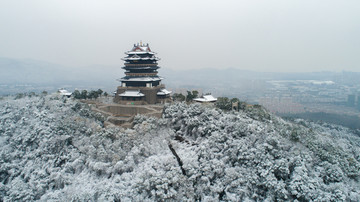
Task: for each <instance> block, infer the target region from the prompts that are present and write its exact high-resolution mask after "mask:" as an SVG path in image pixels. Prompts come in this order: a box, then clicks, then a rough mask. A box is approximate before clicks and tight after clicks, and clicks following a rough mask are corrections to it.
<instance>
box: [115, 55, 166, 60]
mask: <svg viewBox="0 0 360 202" xmlns="http://www.w3.org/2000/svg"><path fill="white" fill-rule="evenodd" d="M121 59H122V60H160V58H158V57H154V56H153V57H143V58H142V57H140V56H138V55H133V56H131V57H124V58H121Z"/></svg>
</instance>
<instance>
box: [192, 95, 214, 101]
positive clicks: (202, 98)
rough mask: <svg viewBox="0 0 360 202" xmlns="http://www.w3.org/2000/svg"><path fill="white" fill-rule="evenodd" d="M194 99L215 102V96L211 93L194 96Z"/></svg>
mask: <svg viewBox="0 0 360 202" xmlns="http://www.w3.org/2000/svg"><path fill="white" fill-rule="evenodd" d="M194 101H197V102H216V101H217V98H215V97H214V96H212V95H204V96H202V97H200V98H195V99H194Z"/></svg>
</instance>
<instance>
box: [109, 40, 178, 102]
mask: <svg viewBox="0 0 360 202" xmlns="http://www.w3.org/2000/svg"><path fill="white" fill-rule="evenodd" d="M125 54H126V55H127V56H126V57H124V58H123V59H122V60H124V61H125V63H124V65H125V66H124V67H122V68H123V69H124V70H125V77H123V78H121V79H119V81H120V82H121V86H118V88H117V90H116V92H115V98H114V101H115V102H117V103H120V104H156V103H164V102H166V101H167V100H169V99H170V93H171V91H168V90H166V89H165V85H163V84H161V80H162V78H161V77H159V76H158V75H157V73H158V71H157V70H158V69H159V68H160V67H159V66H158V61H159V60H160V58H158V57H156V53H155V52H153V51H152V50H151V49H150V47H149V44H142V42H140V43H138V44H134V47H133V48H132V49H131V50H130V51H127V52H125Z"/></svg>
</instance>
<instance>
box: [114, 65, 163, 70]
mask: <svg viewBox="0 0 360 202" xmlns="http://www.w3.org/2000/svg"><path fill="white" fill-rule="evenodd" d="M121 68H122V69H126V70H127V69H153V70H156V69H160V67H159V66H144V67H136V66H124V67H121Z"/></svg>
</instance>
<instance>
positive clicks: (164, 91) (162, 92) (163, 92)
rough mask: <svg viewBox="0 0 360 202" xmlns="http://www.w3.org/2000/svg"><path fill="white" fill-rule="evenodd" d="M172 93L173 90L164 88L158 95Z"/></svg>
mask: <svg viewBox="0 0 360 202" xmlns="http://www.w3.org/2000/svg"><path fill="white" fill-rule="evenodd" d="M170 93H172V92H171V91H168V90H166V89H165V88H163V89H161V90H160V91H159V92H157V93H156V95H169V94H170Z"/></svg>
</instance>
